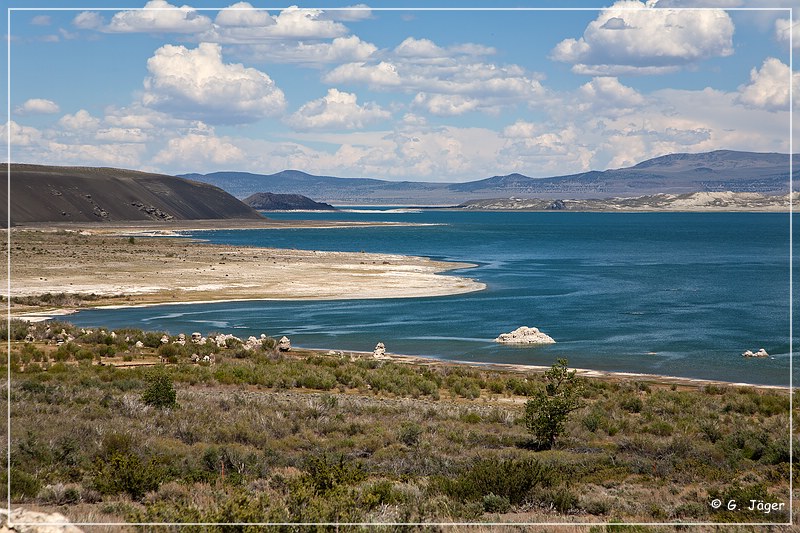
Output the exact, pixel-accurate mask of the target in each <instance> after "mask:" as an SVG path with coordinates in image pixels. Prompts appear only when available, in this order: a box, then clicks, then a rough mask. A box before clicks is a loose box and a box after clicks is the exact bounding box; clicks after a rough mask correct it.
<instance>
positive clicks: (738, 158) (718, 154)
mask: <svg viewBox="0 0 800 533" xmlns="http://www.w3.org/2000/svg"><path fill="white" fill-rule="evenodd" d="M793 167H794V170H793V176H794V178H795V181H800V179H798V178H799V177H800V176H799V175H798V169H799V168H800V155H798V154H795V155H794V156H793ZM181 177H186V178H190V179H194V180H198V181H205V182H207V183H211V184H213V185H216V186H218V187H221V188H223V189H225V190H227V191H229V192H230V193H231V194H233V195H234V196H237V197H240V198H243V197H245V196H247V195H249V194H252V193H254V192H258V191H264V190H269V191H272V192H274V193H281V194H305V195H312V196H314V197H315V198H316V199H317V200H318V201H322V202H328V203H333V204H339V205H346V204H370V203H374V204H396V205H403V204H408V205H443V204H459V203H463V202H466V201H468V200H475V199H490V198H498V197H501V196H506V197H508V196H516V197H529V198H534V197H538V198H553V199H555V198H559V197H561V198H563V197H570V198H597V197H600V198H611V197H621V196H630V197H633V196H643V195H648V194H659V193H671V194H683V193H691V192H723V191H733V192H757V193H762V194H768V195H777V194H787V193H788V192H789V155H788V154H780V153H775V152H768V153H760V152H741V151H735V150H715V151H713V152H702V153H676V154H666V155H662V156H658V157H655V158H651V159H648V160H645V161H641V162H639V163H637V164H636V165H633V166H630V167H623V168H616V169H608V170H602V171H601V170H590V171H587V172H579V173H575V174H567V175H560V176H550V177H542V178H531V177H529V176H525V175H524V174H520V173H511V174H506V175H497V176H492V177H489V178H483V179H478V180H474V181H467V182H461V183H451V182H414V181H387V180H379V179H375V178H348V177H335V176H315V175H313V174H309V173H306V172H303V171H300V170H283V171H281V172H277V173H274V174H255V173H250V172H235V171H223V172H213V173H209V174H182V175H181Z"/></svg>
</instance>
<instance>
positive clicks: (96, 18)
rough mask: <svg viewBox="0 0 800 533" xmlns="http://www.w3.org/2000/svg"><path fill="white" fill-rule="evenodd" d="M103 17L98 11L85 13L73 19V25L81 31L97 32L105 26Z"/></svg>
mask: <svg viewBox="0 0 800 533" xmlns="http://www.w3.org/2000/svg"><path fill="white" fill-rule="evenodd" d="M105 23H106V22H105V20H104V19H103V17H102V15H100V13H98V12H96V11H83V12H81V13H78V14H77V15H76V16H75V18H74V19H72V25H73V26H75V27H76V28H79V29H81V30H96V29H99V28H102V27H103V26H104V25H105Z"/></svg>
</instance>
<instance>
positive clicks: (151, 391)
mask: <svg viewBox="0 0 800 533" xmlns="http://www.w3.org/2000/svg"><path fill="white" fill-rule="evenodd" d="M147 382H148V386H147V389H145V391H144V393H143V394H142V401H143V402H144V403H146V404H147V405H152V406H153V407H158V408H164V407H177V405H178V402H177V401H176V399H177V393H176V392H175V387H174V386H173V385H172V378H170V377H169V375H168V374H167V373H166V372H164V371H160V372H154V373H152V374H150V375H149V376H148V377H147Z"/></svg>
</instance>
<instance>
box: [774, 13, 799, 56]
mask: <svg viewBox="0 0 800 533" xmlns="http://www.w3.org/2000/svg"><path fill="white" fill-rule="evenodd" d="M775 38H776V39H778V41H780V42H783V43H786V44H787V45H788V44H789V41H790V40H791V42H792V48H794V49H795V50H796V49H798V48H800V22H797V21H795V23H794V25H793V24H792V23H791V21H790V20H789V19H778V20H776V21H775Z"/></svg>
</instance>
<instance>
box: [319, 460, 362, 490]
mask: <svg viewBox="0 0 800 533" xmlns="http://www.w3.org/2000/svg"><path fill="white" fill-rule="evenodd" d="M304 467H305V468H304V469H305V480H306V481H307V482H308V483H309V484H310V485H311V487H313V489H314V492H315V493H317V494H321V495H324V494H327V493H329V492H330V491H332V490H333V489H335V488H336V487H338V486H340V485H353V484H355V483H359V482H361V481H364V480H365V479H366V478H367V473H366V472H365V471H364V469H363V467H362V466H361V465H360V464H357V463H352V462H349V461H347V460H345V457H344V456H343V455H340V456H339V459H338V460H336V459H333V458H329V457H328V456H326V455H321V456H311V457H308V458H307V459H306V460H305V465H304Z"/></svg>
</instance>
